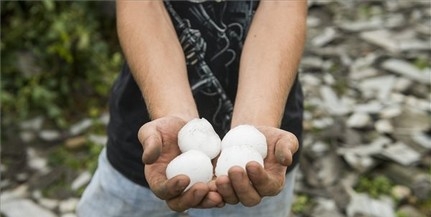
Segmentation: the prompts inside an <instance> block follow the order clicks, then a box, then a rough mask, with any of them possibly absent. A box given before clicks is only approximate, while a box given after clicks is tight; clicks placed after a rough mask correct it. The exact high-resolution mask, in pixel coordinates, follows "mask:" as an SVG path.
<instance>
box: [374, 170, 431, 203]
mask: <svg viewBox="0 0 431 217" xmlns="http://www.w3.org/2000/svg"><path fill="white" fill-rule="evenodd" d="M379 172H380V174H382V175H384V176H386V177H388V178H389V179H391V180H392V181H393V182H394V183H396V184H399V185H405V186H408V187H409V188H410V189H411V190H412V191H413V195H414V196H416V197H418V198H419V199H427V198H429V195H430V194H431V180H430V178H429V171H422V170H420V169H418V168H416V167H412V166H403V165H400V164H397V163H387V164H385V165H383V167H382V168H381V170H379Z"/></svg>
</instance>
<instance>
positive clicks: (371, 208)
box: [346, 193, 395, 217]
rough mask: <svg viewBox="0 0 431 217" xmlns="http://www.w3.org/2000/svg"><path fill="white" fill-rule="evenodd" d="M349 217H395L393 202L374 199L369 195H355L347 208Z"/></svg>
mask: <svg viewBox="0 0 431 217" xmlns="http://www.w3.org/2000/svg"><path fill="white" fill-rule="evenodd" d="M346 213H347V216H348V217H356V216H361V215H362V216H372V217H395V212H394V208H393V202H392V200H390V199H389V198H387V199H373V198H371V197H370V196H368V195H367V194H362V193H354V194H352V195H351V199H350V203H349V205H348V206H347V209H346Z"/></svg>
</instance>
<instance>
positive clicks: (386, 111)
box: [379, 105, 402, 119]
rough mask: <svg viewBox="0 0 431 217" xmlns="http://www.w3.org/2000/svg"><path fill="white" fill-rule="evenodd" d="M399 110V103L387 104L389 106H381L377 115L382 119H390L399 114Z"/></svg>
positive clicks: (400, 110)
mask: <svg viewBox="0 0 431 217" xmlns="http://www.w3.org/2000/svg"><path fill="white" fill-rule="evenodd" d="M401 112H402V109H401V106H399V105H395V106H389V107H385V108H382V109H381V110H380V112H379V116H380V117H381V118H384V119H391V118H395V117H398V116H399V115H401Z"/></svg>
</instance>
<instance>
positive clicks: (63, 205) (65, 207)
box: [58, 198, 79, 213]
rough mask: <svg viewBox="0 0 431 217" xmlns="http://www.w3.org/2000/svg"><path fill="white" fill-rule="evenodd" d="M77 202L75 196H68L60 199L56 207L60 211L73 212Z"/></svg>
mask: <svg viewBox="0 0 431 217" xmlns="http://www.w3.org/2000/svg"><path fill="white" fill-rule="evenodd" d="M78 202H79V200H78V199H77V198H69V199H67V200H63V201H60V204H59V207H58V209H59V211H60V213H68V212H73V211H75V209H76V206H77V205H78Z"/></svg>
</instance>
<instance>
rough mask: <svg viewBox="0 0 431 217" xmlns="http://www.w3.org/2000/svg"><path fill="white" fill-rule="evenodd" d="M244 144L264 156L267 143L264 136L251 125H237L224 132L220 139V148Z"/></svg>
mask: <svg viewBox="0 0 431 217" xmlns="http://www.w3.org/2000/svg"><path fill="white" fill-rule="evenodd" d="M237 145H246V146H249V147H251V148H252V149H254V150H256V151H257V152H259V153H260V155H262V158H266V155H267V151H268V150H267V144H266V137H265V135H263V134H262V133H261V132H260V131H259V130H258V129H256V128H255V127H254V126H251V125H239V126H237V127H235V128H233V129H231V130H229V132H227V133H226V135H225V136H224V137H223V140H222V141H221V149H222V150H223V149H226V148H228V147H231V146H237Z"/></svg>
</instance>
